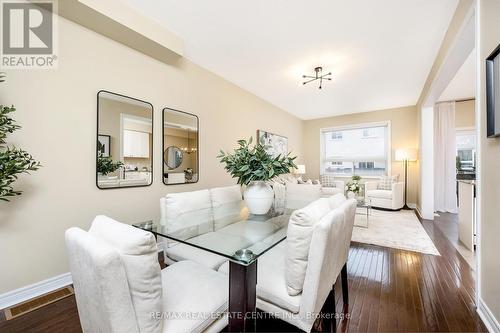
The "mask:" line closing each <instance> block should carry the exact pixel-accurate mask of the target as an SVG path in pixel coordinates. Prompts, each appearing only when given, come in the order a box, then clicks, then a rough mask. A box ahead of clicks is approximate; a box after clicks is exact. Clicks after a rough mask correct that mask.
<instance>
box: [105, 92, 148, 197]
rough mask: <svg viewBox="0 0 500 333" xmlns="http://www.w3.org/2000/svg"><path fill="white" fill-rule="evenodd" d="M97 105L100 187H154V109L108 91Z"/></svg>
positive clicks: (142, 102) (133, 99) (138, 101)
mask: <svg viewBox="0 0 500 333" xmlns="http://www.w3.org/2000/svg"><path fill="white" fill-rule="evenodd" d="M97 103H98V106H97V119H98V120H97V125H98V126H97V170H96V173H97V187H99V188H101V189H106V188H117V187H133V186H148V185H151V183H152V169H153V163H152V161H153V158H152V157H153V154H152V152H153V106H152V105H151V104H150V103H148V102H144V101H141V100H138V99H135V98H132V97H127V96H123V95H119V94H115V93H111V92H107V91H100V92H99V93H98V94H97Z"/></svg>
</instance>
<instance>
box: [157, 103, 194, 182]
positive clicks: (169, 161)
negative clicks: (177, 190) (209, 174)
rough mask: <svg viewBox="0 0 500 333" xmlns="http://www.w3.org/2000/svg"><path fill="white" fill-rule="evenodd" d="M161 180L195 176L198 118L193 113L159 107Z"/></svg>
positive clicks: (178, 180)
mask: <svg viewBox="0 0 500 333" xmlns="http://www.w3.org/2000/svg"><path fill="white" fill-rule="evenodd" d="M162 123H163V135H162V137H163V183H164V184H165V185H179V184H186V183H196V182H197V181H198V180H199V120H198V117H197V116H195V115H194V114H191V113H187V112H183V111H179V110H174V109H170V108H164V109H163V122H162Z"/></svg>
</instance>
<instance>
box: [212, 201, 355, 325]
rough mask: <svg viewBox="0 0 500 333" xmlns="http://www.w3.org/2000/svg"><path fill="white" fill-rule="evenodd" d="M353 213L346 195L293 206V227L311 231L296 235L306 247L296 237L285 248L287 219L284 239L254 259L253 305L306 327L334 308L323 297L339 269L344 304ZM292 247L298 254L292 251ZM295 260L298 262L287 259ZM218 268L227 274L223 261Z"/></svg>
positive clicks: (287, 242) (328, 292) (288, 237)
mask: <svg viewBox="0 0 500 333" xmlns="http://www.w3.org/2000/svg"><path fill="white" fill-rule="evenodd" d="M328 204H329V205H330V206H328ZM355 213H356V200H355V199H350V200H346V199H345V197H344V196H343V195H342V194H338V195H335V196H332V197H331V198H328V199H326V198H322V199H319V200H317V201H315V202H313V203H311V204H310V205H308V206H306V207H304V208H303V209H300V210H298V211H296V212H295V213H294V215H295V217H297V216H301V222H302V225H297V226H296V227H297V228H299V229H300V230H301V231H304V229H305V228H307V227H308V226H310V227H311V228H310V236H308V235H304V234H303V235H300V236H299V237H298V238H300V240H302V241H306V243H307V251H306V253H303V250H304V247H303V246H302V245H298V244H297V242H294V243H295V244H293V248H291V247H290V245H291V244H290V240H291V239H292V238H294V237H293V236H294V235H290V233H291V232H292V233H293V232H294V228H293V227H292V229H291V228H290V227H291V224H290V223H292V221H290V223H289V226H288V231H289V232H288V236H287V239H286V240H285V241H284V242H282V243H280V244H279V245H277V246H276V247H274V248H272V249H271V250H269V252H267V253H266V254H264V255H263V256H261V257H260V258H259V261H258V268H257V308H259V309H260V310H262V311H265V312H268V313H270V314H272V315H273V316H277V317H278V318H279V319H281V320H284V321H286V322H288V323H290V324H292V325H294V326H296V327H298V328H300V329H301V330H304V331H306V332H310V331H311V329H312V327H313V324H314V322H315V320H316V317H315V315H317V314H319V313H321V312H325V311H328V312H329V313H333V312H334V311H335V309H334V303H330V304H328V302H327V303H326V304H325V302H326V301H327V298H328V297H329V296H330V297H333V295H332V294H331V293H333V286H334V284H335V281H336V280H337V278H338V276H339V275H340V274H341V273H342V274H341V275H342V287H343V288H342V289H343V290H342V291H343V296H344V304H347V303H348V300H347V298H348V294H347V269H346V268H347V266H346V263H347V257H348V254H349V247H350V242H351V236H352V229H353V225H354V215H355ZM292 218H293V217H292ZM295 222H297V221H295ZM290 236H292V237H290ZM293 249H295V250H297V249H298V250H299V252H302V253H297V252H295V253H294V252H293V251H292V250H293ZM304 258H305V259H304ZM296 259H298V261H299V264H298V265H297V264H295V265H294V264H293V263H292V262H291V261H293V260H296ZM300 261H302V262H300ZM292 266H295V268H292ZM291 270H294V271H291ZM219 271H220V272H223V273H227V272H228V265H227V264H224V265H222V266H221V268H220V269H219ZM324 305H327V306H328V305H329V306H331V308H327V307H324Z"/></svg>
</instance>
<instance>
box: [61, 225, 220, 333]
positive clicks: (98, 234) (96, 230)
mask: <svg viewBox="0 0 500 333" xmlns="http://www.w3.org/2000/svg"><path fill="white" fill-rule="evenodd" d="M65 239H66V246H67V250H68V257H69V264H70V270H71V276H72V279H73V285H74V288H75V296H76V303H77V307H78V314H79V317H80V323H81V325H82V329H83V331H84V332H109V333H122V332H130V333H139V332H150V333H160V332H219V331H221V330H222V329H223V328H224V327H225V326H227V322H228V319H227V308H228V289H227V285H228V278H227V276H226V275H225V274H221V273H218V272H216V271H214V270H211V269H209V268H206V267H204V266H202V265H199V264H196V263H194V262H190V261H183V262H180V263H176V264H173V265H170V266H169V267H167V268H165V269H164V270H160V266H159V263H158V248H157V245H156V241H155V238H154V236H153V235H152V234H151V233H149V232H146V231H143V230H139V229H137V228H134V227H132V226H130V225H126V224H122V223H119V222H117V221H114V220H112V219H110V218H107V217H105V216H97V217H96V218H95V219H94V221H93V223H92V226H91V228H90V230H89V231H88V232H86V231H83V230H82V229H79V228H70V229H68V230H67V231H66V234H65ZM179 286H181V288H180V287H179ZM182 286H184V287H182ZM185 286H189V287H188V288H186V287H185ZM182 313H207V314H223V315H222V316H220V317H219V316H215V315H207V316H199V317H192V318H191V317H182V318H181V317H175V315H176V314H177V315H178V314H182ZM154 315H157V316H158V317H154ZM169 316H171V318H169Z"/></svg>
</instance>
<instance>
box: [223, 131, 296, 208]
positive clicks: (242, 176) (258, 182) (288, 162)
mask: <svg viewBox="0 0 500 333" xmlns="http://www.w3.org/2000/svg"><path fill="white" fill-rule="evenodd" d="M252 141H253V140H252V138H250V139H249V140H248V141H247V140H238V148H237V149H235V150H234V152H233V153H226V152H224V151H222V150H221V151H220V154H219V155H218V156H217V158H219V159H220V161H221V163H224V164H225V167H224V168H225V169H226V171H227V172H229V174H230V175H231V176H232V177H233V178H237V182H238V184H240V185H241V186H246V187H245V191H244V192H243V196H244V199H245V203H246V205H247V207H248V209H249V211H250V213H252V214H257V215H260V214H266V213H267V212H268V211H269V209H270V208H271V206H272V204H273V199H274V192H273V189H272V188H271V187H270V186H269V185H268V184H266V181H268V180H271V179H273V178H274V177H276V176H278V175H281V174H285V173H289V172H290V169H291V168H296V167H297V166H296V165H295V163H294V160H295V159H296V158H297V157H290V153H288V154H287V155H284V156H283V155H279V156H276V157H273V156H271V155H270V154H269V153H267V152H266V146H264V145H260V144H256V145H254V146H253V147H252V146H251V144H252Z"/></svg>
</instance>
